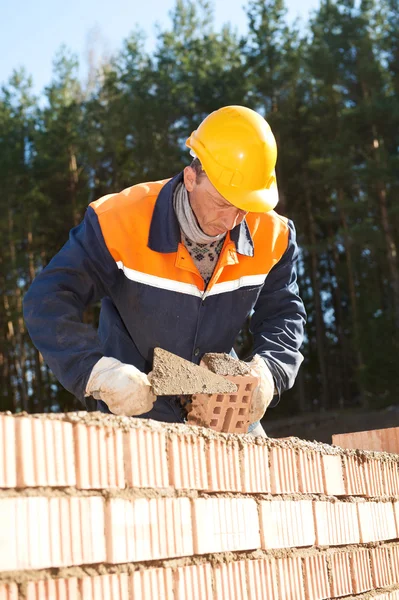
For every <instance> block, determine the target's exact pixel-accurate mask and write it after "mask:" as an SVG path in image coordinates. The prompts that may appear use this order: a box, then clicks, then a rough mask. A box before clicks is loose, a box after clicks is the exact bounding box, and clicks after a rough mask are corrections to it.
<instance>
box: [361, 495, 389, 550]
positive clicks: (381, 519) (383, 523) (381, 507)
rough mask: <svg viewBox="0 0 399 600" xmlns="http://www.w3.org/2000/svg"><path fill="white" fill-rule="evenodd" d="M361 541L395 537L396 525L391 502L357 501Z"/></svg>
mask: <svg viewBox="0 0 399 600" xmlns="http://www.w3.org/2000/svg"><path fill="white" fill-rule="evenodd" d="M357 508H358V514H359V525H360V540H361V542H362V543H364V544H365V543H367V542H377V541H383V540H392V539H395V538H396V525H395V517H394V510H393V505H392V503H391V502H359V503H358V504H357Z"/></svg>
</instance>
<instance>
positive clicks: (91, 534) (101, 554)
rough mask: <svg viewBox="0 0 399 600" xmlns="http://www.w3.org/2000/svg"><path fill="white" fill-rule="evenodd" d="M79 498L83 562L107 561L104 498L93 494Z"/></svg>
mask: <svg viewBox="0 0 399 600" xmlns="http://www.w3.org/2000/svg"><path fill="white" fill-rule="evenodd" d="M79 500H80V503H79V504H80V506H79V509H80V526H81V532H82V533H81V536H82V562H83V564H91V563H101V562H105V560H106V551H105V531H104V528H105V523H104V499H103V498H101V497H99V496H91V497H89V498H79ZM71 520H72V519H71Z"/></svg>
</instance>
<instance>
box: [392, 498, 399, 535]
mask: <svg viewBox="0 0 399 600" xmlns="http://www.w3.org/2000/svg"><path fill="white" fill-rule="evenodd" d="M393 511H394V513H395V522H396V534H397V535H396V538H399V502H394V503H393Z"/></svg>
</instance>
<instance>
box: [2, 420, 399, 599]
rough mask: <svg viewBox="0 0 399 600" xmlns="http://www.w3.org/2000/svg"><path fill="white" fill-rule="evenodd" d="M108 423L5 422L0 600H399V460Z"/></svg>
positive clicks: (293, 443) (296, 445) (273, 441)
mask: <svg viewBox="0 0 399 600" xmlns="http://www.w3.org/2000/svg"><path fill="white" fill-rule="evenodd" d="M112 419H113V417H111V418H110V417H107V421H106V425H104V426H101V425H99V424H97V423H100V420H99V419H97V417H95V423H96V425H95V426H94V425H92V426H90V425H87V424H85V423H83V422H79V423H76V418H74V419H71V421H72V420H74V421H75V424H74V425H72V424H71V423H70V422H68V421H63V420H62V418H60V419H46V418H40V419H38V418H28V417H18V419H16V418H14V417H10V416H8V415H0V451H1V450H3V456H2V458H1V459H0V486H2V487H3V488H8V489H9V488H14V489H11V492H10V491H7V490H6V491H3V492H1V494H0V514H1V519H2V521H1V527H0V571H2V572H4V571H8V572H9V571H16V572H21V571H23V570H30V571H32V580H31V581H30V582H29V583H28V584H24V585H22V586H21V585H19V586H18V585H13V586H9V585H8V583H7V584H6V583H5V582H4V583H0V600H17V596H18V593H19V596H20V600H22V597H24V598H27V600H131V598H154V599H155V598H157V599H158V598H161V599H162V598H165V599H166V600H169V598H170V600H189V599H190V600H191V599H192V598H197V597H198V599H199V600H216V599H217V600H218V599H219V598H223V599H224V598H226V600H229V599H230V598H231V599H234V600H244V599H245V600H302V599H303V600H327V598H334V599H335V598H343V597H345V596H348V595H351V594H356V595H358V596H359V594H364V593H367V592H369V591H370V590H375V589H378V590H381V593H380V592H379V593H378V595H377V596H375V597H379V598H380V599H381V598H384V599H385V600H399V598H398V594H397V593H396V591H387V589H386V588H387V587H388V586H391V585H395V584H399V575H398V573H399V543H398V540H399V495H398V487H399V477H398V462H397V461H396V460H395V457H394V456H392V457H387V456H386V455H385V456H381V457H380V456H379V455H377V454H376V455H363V454H361V453H356V455H354V454H352V453H347V452H346V453H345V452H344V453H342V454H341V455H338V454H324V455H323V454H322V452H324V451H327V449H325V450H324V449H323V448H321V447H320V446H318V447H314V448H312V446H311V445H310V444H305V445H304V444H300V443H298V442H296V440H295V439H294V438H292V440H291V442H290V443H289V444H288V443H287V442H279V441H277V440H267V439H266V440H262V444H260V443H259V444H257V443H255V442H254V441H253V440H251V441H248V438H247V437H237V436H230V435H219V434H217V433H212V436H210V435H205V436H201V435H198V433H200V432H199V431H198V433H197V430H196V429H195V428H190V429H188V428H182V432H181V433H180V432H179V427H178V426H173V427H170V426H164V425H162V424H155V425H154V426H152V425H150V426H147V425H145V424H143V425H142V426H140V422H136V421H134V420H132V421H131V423H132V426H133V428H132V429H127V425H128V423H129V422H130V421H129V420H127V419H124V420H123V419H122V420H121V422H120V425H121V426H119V425H118V423H119V421H116V420H115V421H113V420H112ZM111 425H113V426H112V427H111ZM14 433H15V435H14ZM286 446H289V447H286ZM20 484H21V485H23V486H26V487H30V488H32V487H39V486H40V487H42V486H43V487H45V488H47V489H43V490H29V491H24V490H23V489H21V488H19V487H18V485H20ZM51 487H57V488H60V489H57V490H51ZM66 487H67V488H68V489H63V488H66ZM76 487H77V488H80V489H78V490H77V489H76ZM125 487H126V488H127V489H126V490H123V491H121V488H125ZM118 488H119V489H118ZM129 488H137V492H136V491H135V490H134V489H133V490H132V489H129ZM140 488H150V489H149V490H148V489H147V490H145V489H143V490H142V491H140ZM174 490H176V492H174ZM263 494H268V495H267V496H265V495H263ZM287 494H295V495H292V496H287ZM301 494H306V495H307V496H301ZM324 494H327V495H328V496H330V498H329V499H328V500H327V499H326V497H325V495H324ZM273 495H274V496H278V497H274V498H273ZM344 495H348V498H342V499H340V500H337V498H334V497H336V496H338V497H340V496H341V497H342V496H344ZM356 544H368V545H369V546H368V547H361V546H360V547H358V548H357V549H356ZM307 546H308V547H313V546H317V547H318V548H317V551H316V552H314V551H313V552H309V551H308V550H307V548H306V547H307ZM261 549H262V550H264V551H266V554H265V553H264V552H261ZM251 551H255V552H254V553H253V554H251V555H250V556H248V555H247V554H245V552H251ZM221 552H223V553H226V556H222V557H220V559H221V560H218V558H217V556H216V557H214V558H216V560H212V564H211V563H210V562H209V557H207V556H204V555H207V554H213V553H216V554H217V553H221ZM195 555H197V558H195ZM271 555H273V556H274V558H272V557H271ZM179 557H187V558H185V559H184V561H185V562H184V563H183V565H182V564H180V565H178V564H176V561H174V560H173V559H175V558H179ZM190 557H194V559H193V560H192V558H190ZM168 559H172V560H171V561H168V562H167V563H163V561H164V560H168ZM226 559H227V560H226ZM147 561H156V562H149V563H147ZM135 562H136V563H137V562H140V563H141V564H140V565H136V566H135V565H134V563H135ZM123 563H132V564H130V565H129V566H128V567H127V568H126V570H127V571H128V572H126V573H119V572H118V573H112V570H115V568H114V567H113V566H112V565H118V564H123ZM186 563H187V564H186ZM75 565H76V566H79V565H81V566H83V570H82V571H80V573H81V575H80V577H78V578H76V576H75V575H76V571H75V570H68V569H69V568H70V567H73V566H75ZM103 565H105V566H103ZM93 567H94V568H93ZM43 569H54V571H50V570H49V571H46V572H43V573H42V574H41V571H42V570H43ZM135 569H137V570H135ZM34 571H38V572H39V575H38V576H36V574H35V573H34ZM107 571H108V573H107ZM110 571H111V572H110ZM83 573H86V576H84V575H83ZM52 575H54V577H52V578H50V579H49V576H50V577H51V576H52ZM68 575H71V577H68ZM18 577H20V573H19V574H18ZM0 580H1V575H0ZM7 581H9V580H7ZM18 588H20V589H18ZM359 600H365V598H363V597H362V596H360V597H359Z"/></svg>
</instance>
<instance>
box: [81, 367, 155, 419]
mask: <svg viewBox="0 0 399 600" xmlns="http://www.w3.org/2000/svg"><path fill="white" fill-rule="evenodd" d="M86 396H93V397H94V398H95V399H96V400H102V401H103V402H105V404H106V405H107V406H108V408H109V410H110V411H111V412H112V413H114V414H115V415H126V416H128V417H131V416H134V415H142V414H144V413H146V412H148V411H149V410H151V409H152V407H153V404H154V402H155V400H156V396H155V395H154V394H153V393H152V390H151V384H150V381H149V379H148V376H147V375H145V373H142V372H141V371H139V370H138V369H136V367H134V366H133V365H127V364H124V363H122V362H120V361H119V360H117V359H116V358H110V357H107V356H103V357H102V358H101V359H100V360H99V361H98V362H97V363H96V364H95V365H94V367H93V370H92V372H91V375H90V378H89V381H88V383H87V387H86Z"/></svg>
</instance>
